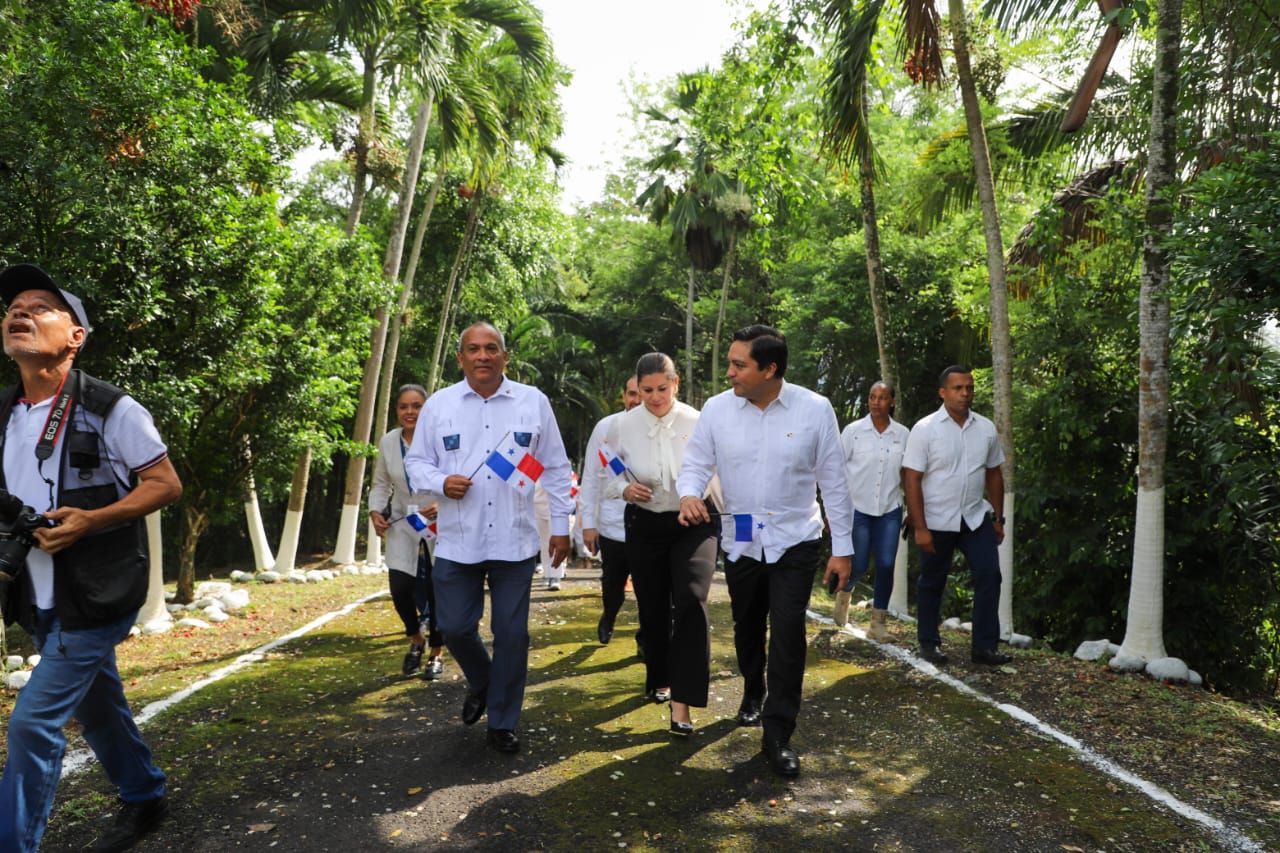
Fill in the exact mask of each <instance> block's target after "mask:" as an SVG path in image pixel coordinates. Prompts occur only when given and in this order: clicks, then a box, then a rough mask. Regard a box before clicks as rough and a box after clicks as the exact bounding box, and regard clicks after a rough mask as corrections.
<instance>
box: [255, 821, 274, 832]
mask: <svg viewBox="0 0 1280 853" xmlns="http://www.w3.org/2000/svg"><path fill="white" fill-rule="evenodd" d="M275 828H276V825H275V824H274V823H251V824H249V831H250V832H271V831H272V830H273V829H275Z"/></svg>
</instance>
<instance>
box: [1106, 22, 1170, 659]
mask: <svg viewBox="0 0 1280 853" xmlns="http://www.w3.org/2000/svg"><path fill="white" fill-rule="evenodd" d="M1181 46H1182V0H1157V2H1156V53H1155V77H1154V80H1153V85H1152V98H1151V137H1150V145H1149V147H1148V150H1147V185H1146V193H1145V196H1146V236H1145V237H1144V239H1143V247H1142V291H1141V295H1140V296H1139V301H1138V328H1139V338H1140V341H1139V347H1140V352H1139V358H1138V506H1137V516H1136V518H1135V521H1134V530H1133V533H1134V541H1133V577H1132V580H1131V582H1130V583H1131V586H1130V590H1129V612H1128V624H1127V627H1126V630H1125V636H1124V642H1123V643H1122V644H1121V647H1120V651H1121V655H1122V656H1128V657H1134V658H1139V659H1141V660H1142V661H1143V662H1144V663H1145V662H1149V661H1152V660H1154V659H1156V658H1162V657H1165V648H1164V542H1165V527H1164V510H1165V496H1164V487H1165V458H1166V455H1167V453H1168V441H1169V286H1170V274H1169V272H1170V264H1169V256H1168V250H1167V248H1166V246H1165V245H1164V244H1165V241H1166V240H1167V238H1168V236H1169V233H1170V231H1171V230H1172V225H1173V216H1174V197H1173V190H1174V188H1175V187H1176V185H1177V182H1178V174H1177V143H1178V138H1177V131H1178V59H1179V54H1180V52H1181Z"/></svg>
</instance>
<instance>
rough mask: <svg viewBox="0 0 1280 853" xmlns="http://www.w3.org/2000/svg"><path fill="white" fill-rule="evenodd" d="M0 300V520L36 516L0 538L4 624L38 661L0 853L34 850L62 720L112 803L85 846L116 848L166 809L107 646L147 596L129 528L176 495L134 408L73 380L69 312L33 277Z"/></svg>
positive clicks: (136, 538)
mask: <svg viewBox="0 0 1280 853" xmlns="http://www.w3.org/2000/svg"><path fill="white" fill-rule="evenodd" d="M0 298H2V299H3V300H4V301H5V303H7V305H8V310H7V311H6V313H5V315H4V321H3V323H4V327H3V338H4V352H5V355H7V356H8V357H9V358H11V359H13V360H14V362H15V363H16V364H17V367H18V377H19V378H18V382H17V383H16V384H15V385H11V386H10V387H9V388H8V389H6V390H5V391H3V392H0V444H2V445H3V446H2V447H0V460H2V461H3V468H2V470H0V474H2V475H3V476H2V477H0V487H3V488H4V489H7V490H8V492H9V494H6V495H4V497H5V498H6V499H7V500H6V501H5V503H7V504H9V506H8V508H7V509H8V511H6V513H5V514H6V515H11V514H12V521H13V522H15V523H18V522H19V519H18V518H17V517H16V516H17V512H18V511H20V510H21V508H22V506H23V505H24V504H25V505H27V507H30V508H31V509H34V511H35V512H36V513H40V514H42V516H43V517H42V519H40V521H39V522H38V523H36V526H35V529H34V530H31V529H30V527H29V526H27V525H25V524H24V525H23V526H21V527H20V528H19V529H23V530H27V531H28V532H29V533H30V535H31V539H32V540H34V541H33V542H32V541H28V543H27V545H28V546H29V550H28V551H26V553H25V554H24V553H22V552H23V548H22V547H21V546H19V547H16V548H15V546H18V542H16V541H10V542H8V543H6V547H5V549H4V556H3V559H2V560H0V570H3V572H4V574H5V575H6V583H4V584H3V587H5V588H6V589H5V590H4V592H5V593H7V594H5V595H3V596H2V597H5V598H7V601H5V602H4V610H5V614H4V616H5V621H6V622H14V621H17V622H19V623H20V624H21V625H22V626H23V627H24V628H25V629H26V630H27V633H28V635H29V636H30V637H31V639H32V641H33V642H34V643H35V646H36V650H37V652H38V653H39V654H40V665H39V666H37V667H36V668H35V669H34V670H32V672H31V680H30V681H28V682H27V686H26V687H24V688H23V689H22V692H20V693H19V694H18V699H17V701H16V703H15V704H14V707H13V713H12V714H10V716H9V719H8V721H7V723H8V726H7V735H8V755H7V756H6V760H5V765H4V774H3V776H2V777H0V803H3V804H4V805H3V806H0V850H3V851H5V853H10V851H12V853H29V851H35V850H36V849H38V848H39V846H40V839H41V837H42V835H43V833H44V829H45V823H46V821H47V820H48V817H49V810H50V807H51V806H52V805H53V797H54V792H55V791H56V790H57V787H58V779H59V778H60V776H61V771H62V757H63V753H65V752H66V746H67V741H66V737H65V736H64V735H63V732H62V729H63V726H65V725H66V724H67V723H68V722H70V720H71V719H72V717H75V719H77V720H78V721H79V722H80V732H81V735H82V736H83V737H84V739H85V741H86V742H87V743H88V744H89V746H90V748H92V749H93V752H94V755H96V756H97V758H98V761H99V762H100V763H101V764H102V766H103V769H104V770H105V771H106V775H107V778H108V779H110V780H111V782H112V784H113V785H114V786H115V787H116V789H117V792H118V794H119V797H120V801H121V809H120V812H119V814H118V815H117V816H116V820H115V824H114V825H113V826H112V827H111V828H110V829H108V830H107V831H106V832H105V833H104V834H103V835H102V836H101V837H100V838H99V839H98V842H97V844H96V845H95V847H94V849H95V850H98V851H104V853H110V852H111V851H119V850H127V849H129V848H131V847H133V846H134V845H135V844H137V842H138V841H139V840H140V839H141V838H142V837H143V836H145V835H146V834H147V833H149V832H151V831H152V830H154V829H155V828H156V827H157V826H158V825H159V824H160V823H161V821H163V820H164V819H165V818H166V817H167V816H168V814H169V800H168V797H167V795H166V793H165V774H164V771H162V770H161V769H160V768H159V767H157V766H156V764H155V761H154V759H153V757H152V754H151V750H150V748H149V747H148V746H147V744H146V743H145V742H144V741H143V740H142V735H141V734H140V733H139V731H138V726H137V724H136V723H135V722H134V719H133V712H132V710H131V709H130V707H129V702H128V700H127V699H126V698H125V694H124V686H123V684H122V682H121V680H120V673H119V671H118V670H117V668H116V658H115V647H116V645H117V644H118V643H120V642H121V641H122V640H124V639H125V638H127V637H128V636H129V632H130V630H131V629H132V628H133V624H134V621H135V620H136V618H137V615H138V609H139V608H140V607H141V606H142V604H143V603H144V602H145V600H146V597H147V584H148V580H149V572H148V559H147V545H146V532H145V530H144V528H143V523H142V519H143V518H144V517H145V516H146V515H147V514H148V513H150V512H153V511H155V510H158V509H160V508H161V507H164V506H167V505H168V504H170V503H173V502H174V501H175V500H177V499H178V498H179V497H180V496H181V494H182V483H181V482H180V481H179V479H178V474H177V472H176V471H175V470H174V467H173V463H172V462H171V461H170V459H169V452H168V449H167V448H166V447H165V444H164V442H163V441H162V440H161V438H160V434H159V433H158V432H157V431H156V428H155V424H154V423H153V422H152V420H151V415H150V414H149V413H148V412H147V410H146V409H144V408H143V407H142V405H141V404H140V403H138V402H137V401H136V400H134V399H133V398H131V397H130V396H128V395H127V394H125V393H124V392H123V391H122V390H120V389H119V388H116V387H114V386H112V385H109V384H108V383H106V382H103V381H102V380H100V379H96V378H95V377H92V376H90V375H89V374H87V373H84V372H83V371H81V370H79V369H77V368H76V367H75V360H76V357H77V355H78V354H79V352H80V350H81V347H83V346H84V343H85V339H86V337H87V336H88V334H89V323H88V319H87V318H86V316H85V310H84V304H83V303H82V302H81V301H80V299H79V298H78V297H77V296H75V295H74V294H72V293H69V292H67V291H65V290H62V289H61V288H59V287H58V286H57V285H56V284H54V282H53V279H51V278H50V277H49V275H48V274H47V273H46V272H45V271H44V270H42V269H40V268H39V267H37V266H35V265H34V264H15V265H13V266H11V267H8V268H6V269H5V270H4V271H3V272H0ZM15 504H16V506H15ZM10 511H11V512H10ZM28 518H30V517H29V516H28ZM46 525H47V526H46ZM10 577H11V578H12V580H11V581H9V578H10Z"/></svg>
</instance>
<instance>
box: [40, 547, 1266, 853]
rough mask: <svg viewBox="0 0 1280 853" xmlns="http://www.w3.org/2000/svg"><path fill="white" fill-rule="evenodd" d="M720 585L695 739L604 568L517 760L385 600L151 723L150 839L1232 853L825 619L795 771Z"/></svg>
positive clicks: (561, 594) (74, 795)
mask: <svg viewBox="0 0 1280 853" xmlns="http://www.w3.org/2000/svg"><path fill="white" fill-rule="evenodd" d="M712 602H713V603H712V624H713V631H714V634H713V638H712V656H713V660H712V684H711V702H710V707H708V708H706V709H701V710H699V709H695V710H694V722H695V725H696V727H697V730H696V732H695V734H694V736H693V737H691V738H689V739H685V740H677V739H673V738H672V737H671V736H670V735H669V734H668V732H667V717H666V709H665V708H664V707H663V706H658V705H654V704H651V703H649V702H648V701H646V700H645V699H644V697H642V695H641V686H642V684H643V670H642V664H641V663H640V662H639V660H638V659H637V658H636V656H635V645H634V642H633V634H634V623H635V609H634V607H635V606H634V602H633V601H632V600H630V598H628V602H627V605H626V607H625V609H624V611H623V613H622V615H621V616H620V618H619V620H618V630H617V632H616V634H615V637H614V639H613V641H612V643H610V644H609V645H607V646H602V645H600V644H599V643H598V642H597V641H596V638H595V624H596V619H597V618H598V615H599V596H598V584H597V583H596V580H595V574H594V572H592V571H588V570H585V569H579V570H573V571H571V573H570V578H569V579H568V580H567V581H566V583H565V585H564V588H563V589H562V590H560V591H558V592H551V591H547V590H544V589H543V588H542V582H541V579H540V578H539V579H536V580H535V588H534V593H533V605H532V608H531V616H530V621H531V626H530V627H531V634H532V637H533V648H532V651H531V654H530V673H529V689H528V693H527V695H526V699H525V711H524V715H523V719H522V723H521V734H522V738H523V741H524V749H523V751H522V752H521V753H520V754H519V755H517V756H509V755H500V754H497V753H495V752H493V751H492V750H490V749H488V748H486V746H485V743H484V726H483V724H480V725H478V726H475V727H471V728H468V727H464V726H463V725H462V724H461V723H460V722H459V720H458V716H457V712H458V709H459V707H460V705H461V702H462V698H463V694H464V690H465V687H464V684H463V683H462V682H461V681H460V680H459V679H460V674H459V672H458V669H457V667H456V666H455V665H453V664H452V662H451V661H450V662H449V663H448V666H447V668H446V672H445V675H444V677H443V678H442V679H440V680H438V681H435V682H426V681H424V680H422V679H421V678H404V677H402V676H401V675H400V673H399V667H400V657H401V654H402V652H403V645H404V643H403V639H402V638H401V637H400V636H399V635H398V634H397V633H394V632H393V630H392V629H393V626H395V625H397V624H398V623H397V620H396V618H395V615H394V613H393V611H392V609H391V605H390V602H389V601H388V600H386V599H385V598H384V599H381V600H376V601H371V602H369V603H367V604H364V605H362V606H360V607H358V608H355V609H354V610H352V612H350V613H349V614H347V615H345V616H342V617H340V618H337V619H334V620H332V621H330V622H328V623H327V624H325V625H323V626H321V627H320V628H319V629H317V630H316V631H314V632H313V633H310V634H308V635H306V636H304V637H302V638H300V639H297V640H295V641H293V642H291V643H289V644H286V645H283V646H281V647H279V648H278V649H276V650H274V651H273V652H271V653H270V654H268V655H267V656H266V659H265V660H262V661H260V662H258V663H255V664H253V665H251V666H249V667H246V668H245V669H243V670H241V671H239V672H237V673H235V674H233V675H230V676H228V677H226V678H223V679H222V680H220V681H218V682H217V683H215V684H212V685H210V686H208V687H206V688H204V689H203V690H201V691H199V692H197V693H196V694H194V695H193V696H191V697H190V698H188V699H187V700H185V701H183V702H182V703H180V704H179V705H177V706H176V707H174V708H172V709H170V710H168V711H166V712H165V713H163V714H160V715H159V716H157V717H156V718H155V719H153V720H151V721H150V722H149V723H148V725H147V727H146V737H147V740H148V741H149V742H150V743H151V744H152V745H153V747H154V748H155V750H156V752H157V756H158V760H159V761H160V763H161V765H162V766H164V767H165V768H166V770H167V771H168V772H169V774H170V786H171V798H172V802H173V816H172V818H171V820H170V821H169V822H168V823H167V824H165V826H164V827H163V828H162V829H161V830H160V831H159V832H158V833H157V834H156V835H154V836H153V837H151V838H148V839H147V840H146V841H144V842H143V843H142V844H141V845H140V846H139V847H138V848H137V849H138V850H141V851H159V850H181V851H226V850H273V851H330V850H332V851H381V850H427V849H441V850H471V849H484V850H513V851H525V850H529V851H533V850H548V851H570V850H572V851H604V850H619V849H629V850H688V851H704V850H713V851H763V850H783V851H799V850H912V851H979V850H991V851H1042V850H1043V851H1051V850H1052V851H1064V850H1065V851H1073V850H1079V851H1086V850H1087V851H1096V850H1108V851H1117V850H1134V851H1157V850H1215V849H1223V848H1222V847H1221V846H1220V840H1219V839H1217V838H1216V837H1214V836H1212V835H1210V834H1208V833H1207V832H1206V831H1205V830H1204V829H1203V828H1202V827H1201V826H1199V825H1198V824H1196V823H1194V822H1192V821H1189V820H1187V819H1185V818H1182V817H1179V816H1178V815H1175V814H1174V813H1173V812H1171V811H1170V810H1168V809H1166V808H1165V807H1163V806H1161V805H1159V804H1157V803H1155V802H1153V801H1152V800H1150V799H1149V798H1147V797H1146V796H1144V795H1142V794H1140V793H1138V792H1137V791H1135V790H1134V789H1132V788H1131V787H1129V786H1127V785H1124V784H1120V783H1117V782H1116V781H1115V780H1113V779H1112V778H1110V777H1108V776H1106V775H1105V774H1103V773H1101V772H1099V771H1098V770H1097V769H1095V768H1093V767H1091V766H1089V765H1088V764H1087V763H1085V762H1082V761H1080V760H1079V759H1078V758H1077V757H1076V756H1075V755H1074V754H1073V753H1072V752H1071V751H1070V750H1068V749H1067V748H1066V747H1064V746H1062V745H1060V744H1058V743H1056V742H1054V741H1052V740H1050V739H1048V738H1046V737H1044V736H1043V735H1041V734H1039V733H1036V732H1035V731H1033V730H1032V729H1030V728H1028V727H1026V726H1024V725H1021V724H1019V723H1016V722H1015V721H1013V720H1012V719H1010V718H1009V717H1008V716H1006V715H1004V714H1002V713H1000V712H999V711H998V710H997V709H996V708H995V707H994V706H992V705H990V704H988V703H984V702H981V701H979V700H978V699H976V698H974V697H972V696H967V695H965V694H963V693H961V692H958V691H956V690H955V689H954V688H952V687H949V686H946V685H944V684H941V683H939V682H938V681H936V680H934V679H932V678H930V677H928V676H927V675H926V674H924V673H921V672H919V671H917V670H914V669H912V668H910V667H908V666H905V665H904V664H903V663H901V662H900V661H896V660H894V659H892V658H890V657H888V656H885V655H883V654H879V653H877V652H876V651H875V650H874V649H873V648H871V647H870V646H868V645H867V644H865V643H863V642H862V641H861V640H858V639H855V638H852V637H847V636H844V635H841V636H839V637H834V638H833V637H830V636H824V635H823V632H827V633H828V634H829V632H830V631H831V629H830V628H829V627H823V626H821V625H819V624H816V623H815V624H811V635H812V639H814V640H815V642H813V643H811V653H810V657H809V661H808V668H807V674H806V678H805V703H804V707H803V708H802V710H801V717H800V724H799V729H798V731H797V733H796V735H795V737H794V739H793V744H794V745H795V746H796V747H797V749H798V750H799V751H800V753H801V756H802V761H803V772H802V774H801V776H800V777H799V778H798V779H795V780H784V779H781V778H779V777H777V776H775V775H774V774H773V773H772V772H771V771H770V770H769V768H768V767H767V766H766V764H765V762H764V760H763V758H762V756H761V755H760V754H759V745H760V732H759V729H741V728H738V727H736V725H735V723H734V720H733V715H734V713H735V711H736V709H737V707H738V701H739V699H740V694H741V680H740V679H739V678H738V677H737V674H736V667H735V663H734V659H733V644H732V622H731V618H730V615H729V609H728V603H727V596H726V593H725V590H724V586H723V583H722V580H721V579H720V578H719V577H718V578H717V583H716V584H715V585H714V588H713V593H712ZM859 618H865V617H859ZM818 640H821V642H818ZM845 644H848V645H849V646H850V649H849V651H850V653H849V654H823V655H819V653H818V652H817V651H816V649H817V648H819V647H821V648H824V649H839V648H840V647H841V646H843V645H845ZM1016 670H1017V662H1016V661H1015V664H1014V666H1013V667H1011V668H1010V672H1009V673H1008V674H1007V677H1008V678H1012V679H1016V678H1017V677H1018V676H1017V671H1016ZM106 790H109V785H108V783H106V781H105V780H104V779H103V778H102V776H101V771H100V770H98V769H97V768H96V767H95V768H93V769H91V770H89V771H86V772H84V773H80V774H77V775H75V776H74V777H72V778H69V779H65V780H64V781H63V783H62V786H61V788H60V790H59V798H58V807H57V810H56V814H55V818H54V821H53V822H52V823H51V826H50V830H49V834H48V836H47V837H46V845H45V847H44V849H45V850H79V849H88V848H89V847H91V844H92V839H93V838H94V837H95V836H96V834H97V833H98V832H99V831H101V829H102V827H103V826H104V818H103V817H102V816H103V815H104V814H107V813H109V812H110V810H111V806H110V804H109V803H108V802H107V801H106V799H105V797H104V796H103V794H102V792H104V791H106ZM1259 849H1261V848H1259Z"/></svg>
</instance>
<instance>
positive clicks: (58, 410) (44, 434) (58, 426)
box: [36, 371, 78, 509]
mask: <svg viewBox="0 0 1280 853" xmlns="http://www.w3.org/2000/svg"><path fill="white" fill-rule="evenodd" d="M72 376H73V373H72V372H70V371H68V372H67V375H66V376H64V377H62V384H61V385H59V386H58V393H57V394H55V395H54V397H53V405H51V406H50V407H49V417H48V418H47V419H46V420H45V422H44V429H43V430H42V431H41V433H40V440H39V441H38V442H37V443H36V460H37V461H36V473H37V474H39V475H40V479H42V480H44V481H45V483H46V484H48V486H49V509H53V507H54V505H55V499H54V496H53V485H54V484H53V480H50V479H49V478H48V477H47V476H46V475H45V473H44V463H45V460H46V459H49V458H50V457H52V456H53V448H54V445H56V444H57V443H58V437H59V436H61V435H62V429H63V427H64V426H66V423H67V412H69V411H70V410H71V404H72V403H73V402H74V401H75V391H76V390H77V386H78V383H77V382H74V381H73V382H71V383H70V384H71V387H70V388H68V387H67V384H68V383H67V380H68V379H70V378H72Z"/></svg>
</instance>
